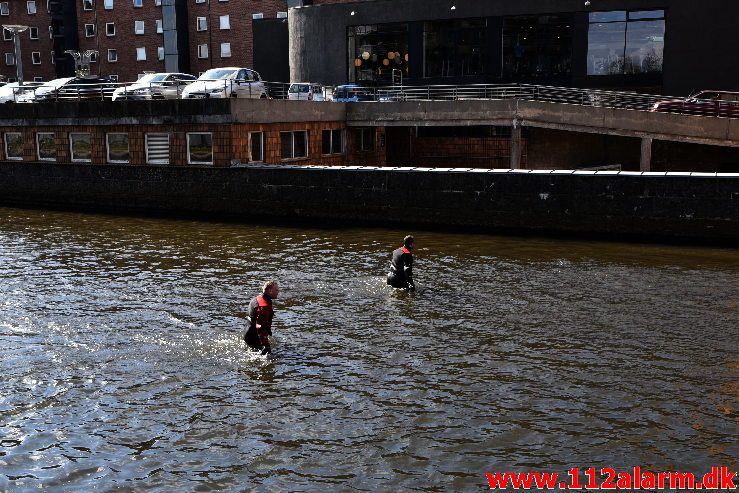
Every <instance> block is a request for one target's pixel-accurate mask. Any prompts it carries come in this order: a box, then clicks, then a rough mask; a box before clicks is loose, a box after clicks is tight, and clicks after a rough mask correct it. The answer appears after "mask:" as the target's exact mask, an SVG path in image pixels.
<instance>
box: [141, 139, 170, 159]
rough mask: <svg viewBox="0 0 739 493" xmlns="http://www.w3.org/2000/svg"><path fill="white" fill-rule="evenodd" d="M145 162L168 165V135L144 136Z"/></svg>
mask: <svg viewBox="0 0 739 493" xmlns="http://www.w3.org/2000/svg"><path fill="white" fill-rule="evenodd" d="M146 162H147V163H148V164H169V134H146Z"/></svg>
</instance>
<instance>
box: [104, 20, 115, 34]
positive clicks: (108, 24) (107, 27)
mask: <svg viewBox="0 0 739 493" xmlns="http://www.w3.org/2000/svg"><path fill="white" fill-rule="evenodd" d="M111 27H112V28H113V29H112V30H111ZM105 35H106V36H115V22H106V23H105Z"/></svg>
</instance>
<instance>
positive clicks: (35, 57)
mask: <svg viewBox="0 0 739 493" xmlns="http://www.w3.org/2000/svg"><path fill="white" fill-rule="evenodd" d="M31 65H41V52H40V51H32V52H31Z"/></svg>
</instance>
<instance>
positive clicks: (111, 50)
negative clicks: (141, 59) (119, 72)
mask: <svg viewBox="0 0 739 493" xmlns="http://www.w3.org/2000/svg"><path fill="white" fill-rule="evenodd" d="M110 55H113V56H112V57H111V56H110ZM117 61H118V50H116V49H115V48H108V63H116V62H117Z"/></svg>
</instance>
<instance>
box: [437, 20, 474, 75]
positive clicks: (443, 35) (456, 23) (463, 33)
mask: <svg viewBox="0 0 739 493" xmlns="http://www.w3.org/2000/svg"><path fill="white" fill-rule="evenodd" d="M486 29H487V20H486V19H468V20H445V21H433V22H425V23H424V25H423V47H424V50H423V51H424V56H423V65H424V71H423V75H424V77H462V76H467V75H479V74H482V73H484V60H485V30H486Z"/></svg>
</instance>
